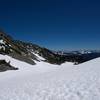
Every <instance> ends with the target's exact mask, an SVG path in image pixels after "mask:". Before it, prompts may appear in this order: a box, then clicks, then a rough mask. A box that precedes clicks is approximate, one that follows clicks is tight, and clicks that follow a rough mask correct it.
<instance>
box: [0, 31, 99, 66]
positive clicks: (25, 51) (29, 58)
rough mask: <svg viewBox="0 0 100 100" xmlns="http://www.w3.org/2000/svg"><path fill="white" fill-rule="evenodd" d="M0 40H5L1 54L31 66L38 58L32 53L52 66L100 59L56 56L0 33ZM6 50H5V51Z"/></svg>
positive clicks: (0, 50)
mask: <svg viewBox="0 0 100 100" xmlns="http://www.w3.org/2000/svg"><path fill="white" fill-rule="evenodd" d="M0 40H3V41H4V43H0V46H3V48H0V53H1V54H6V55H9V56H12V57H13V58H16V59H19V60H21V61H25V62H27V63H29V64H32V65H34V64H35V62H34V60H37V61H39V60H38V59H37V56H36V55H34V54H33V53H32V52H34V53H36V54H38V55H39V56H42V57H43V58H45V60H44V61H45V62H48V63H52V64H59V65H60V64H62V63H64V62H66V61H68V62H73V63H75V64H79V63H83V62H85V61H88V60H91V59H94V58H97V57H100V53H99V52H97V53H89V54H88V53H87V54H79V53H75V54H74V53H67V54H66V55H62V54H56V53H54V52H53V51H51V50H49V49H47V48H44V47H40V46H38V45H36V44H32V43H26V42H23V41H19V40H13V38H12V37H11V36H9V35H7V34H6V33H4V32H2V31H0ZM4 48H5V49H4Z"/></svg>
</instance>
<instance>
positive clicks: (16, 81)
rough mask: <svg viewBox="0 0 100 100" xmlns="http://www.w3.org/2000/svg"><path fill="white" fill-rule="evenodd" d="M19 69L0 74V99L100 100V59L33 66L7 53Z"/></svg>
mask: <svg viewBox="0 0 100 100" xmlns="http://www.w3.org/2000/svg"><path fill="white" fill-rule="evenodd" d="M0 59H6V61H9V60H10V61H11V64H14V65H16V67H18V68H19V70H18V71H7V72H3V73H0V100H11V99H13V100H99V99H100V58H97V59H94V60H91V61H88V62H85V63H83V64H79V65H73V64H72V63H69V62H66V63H64V64H62V65H52V64H49V63H46V62H37V61H35V62H36V63H37V64H36V65H34V66H32V65H30V64H27V63H25V62H21V61H18V60H16V59H14V58H11V57H9V56H6V55H0Z"/></svg>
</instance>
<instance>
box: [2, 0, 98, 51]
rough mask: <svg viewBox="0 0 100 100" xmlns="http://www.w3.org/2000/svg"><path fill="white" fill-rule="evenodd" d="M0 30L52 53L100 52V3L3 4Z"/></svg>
mask: <svg viewBox="0 0 100 100" xmlns="http://www.w3.org/2000/svg"><path fill="white" fill-rule="evenodd" d="M0 28H1V29H3V30H5V31H6V32H7V33H9V34H10V35H11V36H12V37H14V38H15V39H20V40H24V41H28V42H33V43H35V44H39V45H41V46H44V47H47V48H50V49H53V50H60V49H61V50H62V49H66V50H78V49H100V46H99V45H100V44H99V43H100V1H99V0H24V1H23V0H2V1H0Z"/></svg>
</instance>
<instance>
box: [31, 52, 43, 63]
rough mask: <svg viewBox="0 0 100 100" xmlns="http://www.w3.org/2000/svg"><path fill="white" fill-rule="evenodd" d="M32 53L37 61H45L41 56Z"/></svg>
mask: <svg viewBox="0 0 100 100" xmlns="http://www.w3.org/2000/svg"><path fill="white" fill-rule="evenodd" d="M32 53H33V54H34V55H35V56H36V57H37V59H38V60H39V61H43V60H45V58H43V57H42V56H39V54H37V53H34V52H32Z"/></svg>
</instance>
